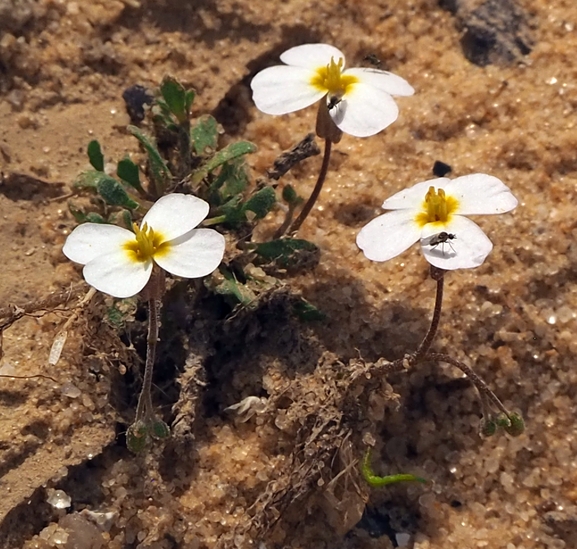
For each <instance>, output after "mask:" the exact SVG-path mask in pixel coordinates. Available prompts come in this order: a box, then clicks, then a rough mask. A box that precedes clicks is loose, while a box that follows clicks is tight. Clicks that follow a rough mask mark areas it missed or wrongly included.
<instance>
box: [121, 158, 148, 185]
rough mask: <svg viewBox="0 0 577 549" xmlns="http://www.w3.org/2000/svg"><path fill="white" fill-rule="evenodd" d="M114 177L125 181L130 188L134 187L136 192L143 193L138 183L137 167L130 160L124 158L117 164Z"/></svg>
mask: <svg viewBox="0 0 577 549" xmlns="http://www.w3.org/2000/svg"><path fill="white" fill-rule="evenodd" d="M116 175H117V176H118V177H120V179H122V180H123V181H126V183H128V184H129V185H130V186H131V187H134V188H135V189H136V190H137V191H139V192H141V193H144V189H143V188H142V184H141V183H140V174H139V171H138V166H137V165H136V164H135V163H134V162H133V161H132V160H130V158H128V157H125V158H123V159H122V160H121V161H120V162H119V163H118V166H117V167H116Z"/></svg>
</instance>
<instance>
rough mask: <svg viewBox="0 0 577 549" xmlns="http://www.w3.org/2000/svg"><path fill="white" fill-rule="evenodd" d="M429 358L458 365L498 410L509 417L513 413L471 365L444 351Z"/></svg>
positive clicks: (431, 354)
mask: <svg viewBox="0 0 577 549" xmlns="http://www.w3.org/2000/svg"><path fill="white" fill-rule="evenodd" d="M426 358H427V359H428V360H429V359H430V360H435V361H439V362H446V363H447V364H451V365H452V366H456V367H457V368H459V370H461V372H463V373H464V374H465V375H466V376H467V377H468V378H469V379H470V380H471V382H472V383H473V385H475V387H476V388H477V390H478V391H479V393H480V394H481V395H482V397H484V398H486V399H487V400H488V401H489V402H491V404H493V406H495V408H497V410H500V411H501V412H503V413H504V414H505V415H506V416H507V417H509V416H510V415H511V413H510V412H509V410H507V408H505V405H504V404H503V403H502V402H501V401H500V400H499V399H498V398H497V395H496V394H495V393H494V392H493V391H491V389H489V387H488V385H487V384H486V383H485V382H484V381H483V380H482V379H481V378H480V377H479V376H478V375H477V374H476V373H475V372H474V371H473V369H472V368H471V367H470V366H467V365H466V364H464V363H463V362H460V361H459V360H456V359H454V358H452V357H450V356H449V355H446V354H444V353H430V354H428V355H427V357H426Z"/></svg>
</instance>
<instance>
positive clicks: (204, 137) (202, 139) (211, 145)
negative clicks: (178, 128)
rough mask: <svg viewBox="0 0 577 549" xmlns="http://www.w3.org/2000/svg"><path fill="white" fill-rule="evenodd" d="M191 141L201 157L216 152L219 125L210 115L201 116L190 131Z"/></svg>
mask: <svg viewBox="0 0 577 549" xmlns="http://www.w3.org/2000/svg"><path fill="white" fill-rule="evenodd" d="M190 140H191V141H192V144H193V146H194V151H195V152H196V154H197V155H199V156H204V155H206V154H207V152H212V151H214V150H216V146H217V144H218V123H217V121H216V120H215V119H214V117H212V116H210V114H205V115H203V116H201V117H200V118H199V119H198V121H197V123H196V124H195V125H194V126H193V127H192V128H191V130H190Z"/></svg>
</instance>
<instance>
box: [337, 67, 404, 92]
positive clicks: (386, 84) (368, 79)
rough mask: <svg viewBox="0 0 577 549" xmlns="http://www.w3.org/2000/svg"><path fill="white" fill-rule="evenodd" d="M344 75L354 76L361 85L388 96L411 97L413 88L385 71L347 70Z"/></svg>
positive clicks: (402, 79)
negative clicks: (368, 86)
mask: <svg viewBox="0 0 577 549" xmlns="http://www.w3.org/2000/svg"><path fill="white" fill-rule="evenodd" d="M345 74H346V75H347V76H348V75H352V76H356V77H357V78H358V79H359V81H360V82H362V83H363V84H369V85H371V86H373V88H377V89H379V90H381V91H384V92H386V93H388V94H390V95H404V96H408V95H413V94H414V93H415V90H414V89H413V87H412V86H411V85H410V84H409V83H408V82H407V81H406V80H405V79H404V78H401V77H400V76H397V75H396V74H393V73H391V72H387V71H380V70H378V69H369V68H354V69H347V70H346V71H345Z"/></svg>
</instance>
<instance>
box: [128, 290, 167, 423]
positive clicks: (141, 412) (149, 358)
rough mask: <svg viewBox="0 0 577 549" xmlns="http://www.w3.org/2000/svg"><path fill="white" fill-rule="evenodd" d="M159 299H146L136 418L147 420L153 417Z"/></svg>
mask: <svg viewBox="0 0 577 549" xmlns="http://www.w3.org/2000/svg"><path fill="white" fill-rule="evenodd" d="M160 306H161V301H160V300H158V299H154V298H151V299H149V300H148V336H147V339H146V363H145V366H144V378H143V380H142V390H141V391H140V396H139V397H138V406H137V407H136V419H135V421H134V422H135V423H136V422H138V421H144V422H147V421H149V420H151V419H152V418H153V417H154V414H153V413H152V396H151V389H152V371H153V369H154V360H155V358H156V345H157V343H158V330H159V324H160V323H159V313H160Z"/></svg>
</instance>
